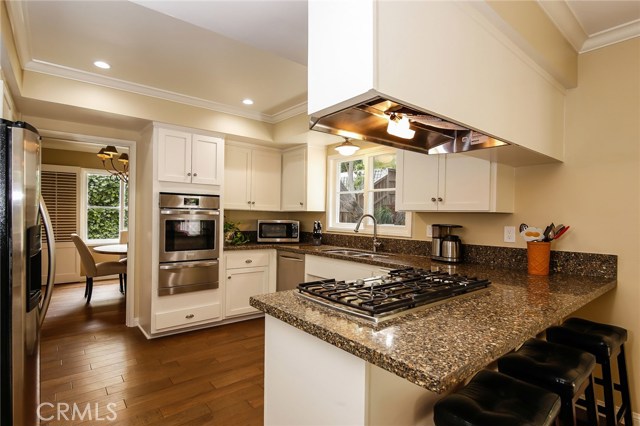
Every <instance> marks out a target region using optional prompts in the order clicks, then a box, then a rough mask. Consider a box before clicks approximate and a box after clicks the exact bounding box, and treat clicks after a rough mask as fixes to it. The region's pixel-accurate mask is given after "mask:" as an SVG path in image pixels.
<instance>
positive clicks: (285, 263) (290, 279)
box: [276, 251, 304, 291]
mask: <svg viewBox="0 0 640 426" xmlns="http://www.w3.org/2000/svg"><path fill="white" fill-rule="evenodd" d="M303 282H304V254H299V253H290V252H287V251H278V280H277V284H276V290H277V291H283V290H292V289H294V288H297V287H298V284H300V283H303Z"/></svg>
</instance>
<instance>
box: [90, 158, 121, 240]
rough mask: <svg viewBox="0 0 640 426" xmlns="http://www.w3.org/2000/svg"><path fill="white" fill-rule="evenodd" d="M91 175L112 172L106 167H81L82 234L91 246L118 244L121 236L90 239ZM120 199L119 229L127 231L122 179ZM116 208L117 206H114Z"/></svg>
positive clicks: (106, 174) (105, 174) (107, 174)
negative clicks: (105, 168) (88, 222)
mask: <svg viewBox="0 0 640 426" xmlns="http://www.w3.org/2000/svg"><path fill="white" fill-rule="evenodd" d="M89 175H102V176H110V175H111V174H110V173H109V172H108V171H106V170H104V169H85V168H83V169H81V172H80V189H79V192H80V226H79V230H80V236H81V237H82V239H83V240H84V241H85V242H86V243H87V245H89V246H98V245H103V244H117V243H119V242H120V238H119V237H118V238H106V239H100V240H97V239H93V240H91V239H89V227H88V226H87V220H88V219H89V217H88V216H89V215H88V209H89ZM118 200H119V206H118V210H119V216H118V230H119V231H125V230H127V229H125V228H124V213H125V211H127V213H128V206H127V205H126V204H125V202H124V182H122V181H121V180H120V195H119V197H118ZM114 209H115V207H114Z"/></svg>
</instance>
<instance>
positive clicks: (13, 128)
mask: <svg viewBox="0 0 640 426" xmlns="http://www.w3.org/2000/svg"><path fill="white" fill-rule="evenodd" d="M41 149H42V147H41V140H40V135H39V134H38V131H37V130H36V129H35V128H34V127H33V126H31V125H29V124H27V123H24V122H11V121H6V120H2V119H0V195H1V198H0V345H1V346H0V374H1V377H0V424H2V425H25V426H27V425H37V424H39V421H38V415H37V412H38V405H39V404H40V329H41V326H42V322H43V321H44V316H45V314H46V311H47V308H48V306H49V301H50V300H51V292H52V290H53V277H54V275H55V274H54V268H55V257H54V250H55V247H54V238H53V233H52V228H51V222H50V220H49V215H48V213H47V208H46V206H45V205H44V202H43V201H42V197H41V194H40V169H41V166H40V164H41V161H40V159H41ZM43 225H44V231H45V235H46V239H47V244H46V245H47V247H48V254H49V261H48V265H49V267H48V278H47V280H46V283H45V285H44V286H43V283H42V247H43V244H42V229H43Z"/></svg>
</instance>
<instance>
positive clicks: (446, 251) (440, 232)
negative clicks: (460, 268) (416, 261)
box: [431, 224, 462, 263]
mask: <svg viewBox="0 0 640 426" xmlns="http://www.w3.org/2000/svg"><path fill="white" fill-rule="evenodd" d="M455 228H462V226H460V225H451V224H433V225H431V230H432V239H431V259H433V260H440V261H442V262H449V263H459V262H462V246H461V244H462V243H461V241H460V237H458V236H457V235H453V234H452V230H453V229H455Z"/></svg>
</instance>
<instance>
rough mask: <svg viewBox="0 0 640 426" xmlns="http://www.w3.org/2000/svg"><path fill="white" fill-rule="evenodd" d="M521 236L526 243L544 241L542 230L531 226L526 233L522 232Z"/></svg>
mask: <svg viewBox="0 0 640 426" xmlns="http://www.w3.org/2000/svg"><path fill="white" fill-rule="evenodd" d="M520 235H521V236H522V238H523V239H524V240H525V241H527V242H528V241H542V238H543V236H542V229H540V228H536V227H535V226H529V227H528V228H527V229H525V230H524V231H522V232H520Z"/></svg>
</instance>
